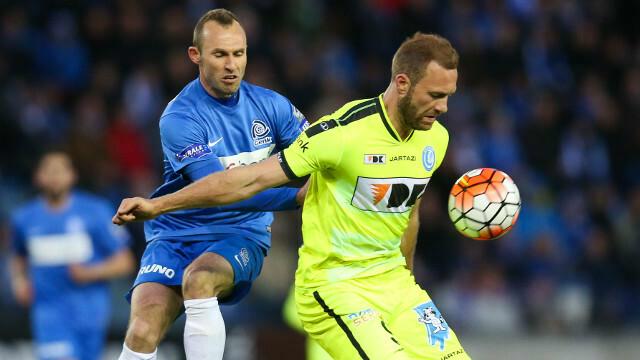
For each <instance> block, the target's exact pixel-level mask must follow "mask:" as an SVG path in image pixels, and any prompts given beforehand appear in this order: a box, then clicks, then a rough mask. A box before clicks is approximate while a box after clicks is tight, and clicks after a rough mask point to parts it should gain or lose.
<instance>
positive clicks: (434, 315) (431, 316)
mask: <svg viewBox="0 0 640 360" xmlns="http://www.w3.org/2000/svg"><path fill="white" fill-rule="evenodd" d="M413 310H414V311H415V312H416V313H417V314H418V322H420V323H422V324H424V326H425V327H426V328H427V342H428V343H429V345H431V346H439V347H440V350H442V351H443V350H444V345H445V342H446V341H447V339H448V338H449V325H448V324H447V322H446V321H445V320H444V318H443V317H442V314H440V310H438V308H436V305H435V304H434V303H433V301H429V302H426V303H424V304H421V305H418V306H417V307H415V308H414V309H413Z"/></svg>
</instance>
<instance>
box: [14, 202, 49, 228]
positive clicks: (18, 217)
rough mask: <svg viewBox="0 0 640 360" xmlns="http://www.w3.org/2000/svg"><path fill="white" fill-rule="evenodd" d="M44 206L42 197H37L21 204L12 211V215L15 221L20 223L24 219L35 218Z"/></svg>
mask: <svg viewBox="0 0 640 360" xmlns="http://www.w3.org/2000/svg"><path fill="white" fill-rule="evenodd" d="M41 208H42V199H41V198H35V199H31V200H28V201H27V202H25V203H23V204H21V205H19V206H18V207H17V208H15V209H14V210H13V211H12V214H11V217H12V219H13V221H14V222H16V223H19V222H21V221H23V220H26V219H29V218H33V217H34V216H36V214H37V213H38V210H39V209H41Z"/></svg>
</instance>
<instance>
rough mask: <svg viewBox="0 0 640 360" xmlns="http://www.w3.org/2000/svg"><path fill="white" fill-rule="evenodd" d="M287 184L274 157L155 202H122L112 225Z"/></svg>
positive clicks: (228, 201)
mask: <svg viewBox="0 0 640 360" xmlns="http://www.w3.org/2000/svg"><path fill="white" fill-rule="evenodd" d="M288 181H289V178H288V177H287V175H286V174H285V173H284V171H283V170H282V168H281V167H280V163H279V161H278V159H277V157H276V156H272V157H270V158H268V159H267V160H265V161H263V162H260V163H257V164H253V165H249V166H242V167H237V168H233V169H231V170H227V171H220V172H216V173H213V174H211V175H208V176H205V177H204V178H202V179H200V180H198V181H196V182H194V183H192V184H190V185H189V186H186V187H184V188H183V189H181V190H180V191H177V192H174V193H172V194H168V195H165V196H161V197H158V198H154V199H144V198H129V199H124V200H123V201H122V203H121V204H120V207H119V208H118V212H117V213H116V214H115V216H114V217H113V223H114V224H118V225H122V224H125V223H127V222H132V221H143V220H149V219H153V218H155V217H157V216H158V215H162V214H164V213H168V212H172V211H177V210H183V209H191V208H202V207H210V206H218V205H226V204H231V203H234V202H237V201H240V200H244V199H247V198H249V197H251V196H253V195H255V194H257V193H258V192H260V191H262V190H264V189H267V188H270V187H273V186H278V185H282V184H284V183H287V182H288Z"/></svg>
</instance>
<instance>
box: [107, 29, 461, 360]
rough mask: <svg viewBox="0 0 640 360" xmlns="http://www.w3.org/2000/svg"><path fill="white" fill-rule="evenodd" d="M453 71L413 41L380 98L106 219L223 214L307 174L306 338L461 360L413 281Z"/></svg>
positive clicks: (444, 45) (365, 352)
mask: <svg viewBox="0 0 640 360" xmlns="http://www.w3.org/2000/svg"><path fill="white" fill-rule="evenodd" d="M457 65H458V54H457V52H456V51H455V49H454V48H453V47H452V46H451V44H450V43H449V41H447V40H446V39H444V38H442V37H440V36H437V35H426V34H421V33H417V34H415V35H414V36H413V37H411V38H409V39H407V40H406V41H405V42H403V43H402V45H401V46H400V48H399V49H398V50H397V52H396V54H395V56H394V58H393V62H392V67H391V72H392V74H391V75H392V76H391V82H390V84H389V87H388V88H387V89H386V91H385V92H384V93H383V94H381V95H380V96H378V97H375V98H372V99H364V100H356V101H352V102H349V103H347V104H346V105H344V106H343V107H341V108H340V109H338V110H337V111H335V112H334V113H332V114H330V115H327V116H324V117H323V118H321V119H320V120H319V121H318V122H317V123H316V124H314V125H313V126H311V127H309V128H308V129H307V130H306V131H305V132H303V133H302V134H301V135H300V136H299V137H298V139H297V140H296V141H295V143H294V144H292V145H291V146H289V148H287V149H285V150H284V151H282V152H280V153H278V154H277V155H276V156H273V157H271V158H269V159H267V160H265V161H263V162H261V163H258V164H254V165H250V166H246V167H240V168H236V169H232V170H230V171H225V172H220V173H215V174H212V175H209V176H208V177H206V178H204V179H202V180H200V181H198V182H195V183H193V184H191V185H190V186H188V187H185V188H183V189H182V190H180V191H178V192H176V193H173V194H169V195H166V196H163V197H159V198H155V199H152V200H147V199H143V198H132V199H125V200H123V202H122V204H121V205H120V208H119V209H118V213H117V214H116V215H115V216H114V219H113V220H114V222H115V223H117V224H123V223H125V222H129V221H135V220H146V219H150V218H153V217H155V216H158V215H160V214H163V213H166V212H171V211H176V210H179V209H186V208H194V207H206V206H216V205H222V204H227V203H231V202H235V201H238V200H241V199H245V198H247V197H249V196H251V195H253V194H256V193H258V192H260V191H262V190H264V189H266V188H268V187H272V186H278V185H281V184H284V183H286V182H288V181H289V180H291V179H295V178H299V177H303V176H306V175H309V174H310V175H311V177H310V182H309V189H308V192H307V195H306V198H305V205H304V209H303V213H302V221H303V225H302V232H303V239H304V244H303V246H302V247H301V248H300V260H299V263H298V270H297V272H296V284H295V287H296V296H295V297H296V306H297V309H298V315H299V316H300V320H301V321H302V324H303V327H304V329H305V331H306V332H307V333H308V334H309V335H310V336H311V337H312V338H313V339H314V340H316V341H318V342H319V343H320V345H321V346H322V347H323V348H324V349H325V350H327V352H328V353H329V354H330V355H331V356H332V357H333V358H335V359H385V360H386V359H446V360H453V359H456V360H457V359H468V358H469V357H468V355H467V354H466V353H465V351H464V349H463V348H462V346H461V345H460V343H459V342H458V339H457V337H456V335H455V333H454V332H453V330H452V329H451V328H450V327H449V325H448V324H447V322H446V320H445V319H444V318H443V316H442V315H441V314H440V311H439V310H438V309H437V308H436V306H435V305H434V303H433V302H432V300H431V298H430V297H429V295H428V294H427V293H426V291H424V290H423V289H422V288H420V287H419V286H418V285H417V284H416V283H415V279H414V277H413V274H412V268H413V254H414V251H415V245H416V240H417V239H416V238H417V232H418V227H419V214H418V209H419V208H420V197H421V196H422V194H423V193H424V191H425V189H426V187H427V184H428V183H429V179H430V178H431V176H432V175H433V173H434V171H435V170H436V169H437V168H438V167H439V166H440V164H441V162H442V159H443V158H444V155H445V152H446V149H447V143H448V139H449V136H448V133H447V131H446V129H445V128H444V127H443V126H442V125H441V124H440V123H439V122H438V121H437V117H438V116H439V115H441V114H443V113H445V112H446V111H447V100H448V98H449V96H450V95H452V94H453V93H454V92H455V91H456V83H457V79H458V72H457Z"/></svg>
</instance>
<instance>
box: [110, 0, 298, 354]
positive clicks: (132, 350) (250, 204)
mask: <svg viewBox="0 0 640 360" xmlns="http://www.w3.org/2000/svg"><path fill="white" fill-rule="evenodd" d="M188 55H189V58H190V59H191V61H192V62H193V63H195V64H197V65H198V69H199V76H198V78H197V79H195V80H193V81H192V82H190V83H189V84H187V86H185V88H184V89H183V90H182V91H181V92H180V93H179V94H178V95H177V96H176V97H175V98H174V99H173V100H171V102H169V104H168V105H167V107H166V109H165V110H164V112H163V114H162V116H161V118H160V137H161V142H162V149H163V152H164V184H163V185H162V186H160V187H159V188H158V189H157V190H156V191H155V192H154V194H153V195H152V197H157V196H161V195H164V194H168V193H172V192H174V191H177V190H178V189H180V188H182V187H184V186H186V185H188V184H190V183H192V182H194V181H197V180H198V179H200V178H202V177H204V176H206V175H208V174H210V173H212V172H217V171H221V170H224V169H229V168H232V167H236V166H243V165H248V164H252V163H256V162H259V161H262V160H265V159H267V158H268V157H269V156H270V155H271V154H273V153H275V152H277V151H280V150H282V149H285V148H286V147H288V146H289V145H290V144H291V143H292V142H293V141H294V140H295V139H296V138H297V136H298V135H299V134H300V133H301V131H302V130H303V129H305V128H306V126H307V121H306V119H305V118H304V116H303V115H302V114H301V113H300V112H299V111H298V110H297V109H296V108H295V107H294V106H293V105H292V104H291V103H290V102H289V100H287V99H286V98H285V97H283V96H281V95H280V94H278V93H276V92H274V91H271V90H268V89H265V88H261V87H259V86H256V85H252V84H249V83H247V82H244V81H243V80H242V79H243V76H244V73H245V67H246V64H247V40H246V35H245V32H244V30H243V28H242V26H241V25H240V23H239V22H238V20H237V18H236V16H235V15H234V14H233V13H232V12H230V11H228V10H225V9H215V10H211V11H209V12H207V13H206V14H204V15H203V16H202V17H201V18H200V20H199V21H198V23H197V25H196V27H195V30H194V34H193V46H190V47H189V49H188ZM301 194H302V192H301V191H300V189H298V188H294V187H291V188H289V187H282V188H275V189H269V190H266V191H264V192H262V193H260V194H258V195H256V196H255V197H253V198H250V199H247V200H245V201H244V202H241V203H237V204H234V205H230V206H225V207H218V208H207V209H195V210H188V211H181V212H176V213H172V214H167V215H163V216H160V217H158V218H157V219H154V220H152V221H149V222H147V223H145V236H146V239H147V242H148V243H147V248H146V250H145V252H144V254H143V256H142V260H141V265H140V270H139V272H138V277H137V279H136V280H135V283H134V285H133V287H132V291H131V294H130V296H131V316H130V320H129V327H128V330H127V334H126V338H125V342H124V345H123V350H122V353H121V355H120V360H136V359H155V358H156V352H157V346H158V344H159V343H160V341H161V339H162V337H163V336H164V334H165V332H166V330H167V329H168V328H169V326H170V325H171V324H172V323H173V321H174V319H175V318H176V317H177V316H178V315H179V314H180V312H181V308H182V306H184V309H185V313H186V323H185V328H184V347H185V353H186V357H187V359H189V360H195V359H197V360H208V359H221V358H222V354H223V351H224V343H225V326H224V321H223V319H222V316H221V314H220V309H219V303H227V304H233V303H236V302H237V301H239V300H240V299H242V298H243V297H244V296H245V295H246V294H247V292H248V291H249V289H250V287H251V284H252V282H253V281H254V280H255V279H256V277H257V276H258V274H259V273H260V270H261V268H262V263H263V259H264V257H265V256H266V254H267V251H268V249H269V247H270V241H271V234H270V225H271V222H272V220H273V215H272V214H271V213H269V212H264V211H276V210H288V209H295V208H297V207H298V203H299V202H301V198H302V196H303V195H301Z"/></svg>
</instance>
